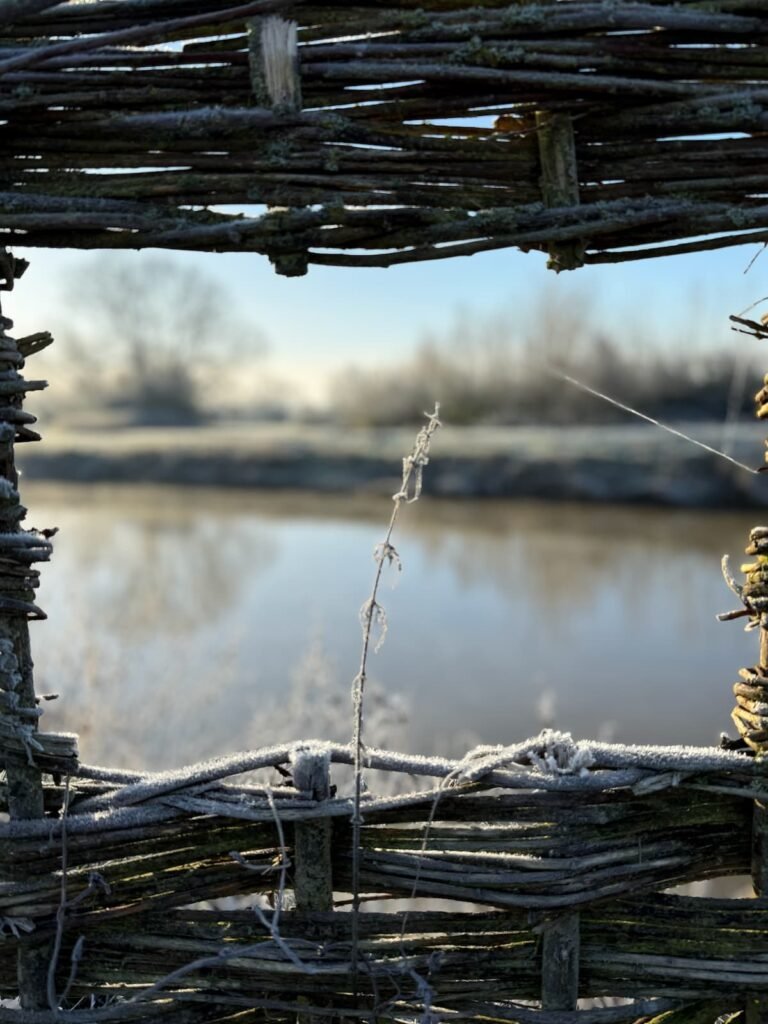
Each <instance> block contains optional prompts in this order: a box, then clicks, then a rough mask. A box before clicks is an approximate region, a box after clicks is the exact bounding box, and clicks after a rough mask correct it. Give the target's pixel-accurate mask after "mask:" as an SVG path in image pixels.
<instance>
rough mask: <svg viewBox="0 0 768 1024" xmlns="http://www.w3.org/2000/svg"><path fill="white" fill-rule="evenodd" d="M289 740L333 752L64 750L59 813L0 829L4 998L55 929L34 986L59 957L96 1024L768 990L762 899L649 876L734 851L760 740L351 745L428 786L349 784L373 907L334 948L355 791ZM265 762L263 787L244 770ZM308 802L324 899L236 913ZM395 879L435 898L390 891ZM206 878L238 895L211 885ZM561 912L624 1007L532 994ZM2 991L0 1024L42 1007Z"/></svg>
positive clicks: (341, 758)
mask: <svg viewBox="0 0 768 1024" xmlns="http://www.w3.org/2000/svg"><path fill="white" fill-rule="evenodd" d="M307 758H309V759H310V760H311V761H312V763H313V764H323V763H325V764H327V765H331V766H333V765H334V764H335V765H338V766H339V768H338V769H332V770H333V771H336V770H338V771H344V767H345V766H347V765H349V764H350V762H351V760H352V755H351V751H350V749H349V748H348V747H347V746H339V745H334V744H323V743H318V742H316V741H308V742H305V743H299V744H291V745H286V746H279V747H272V748H267V749H264V750H257V751H250V752H244V753H241V754H235V755H230V756H228V757H225V758H219V759H216V760H213V761H209V762H204V763H202V764H199V765H194V766H191V767H189V768H186V769H181V770H178V771H172V772H167V773H161V774H152V773H146V774H144V773H132V772H125V771H112V770H110V769H105V768H93V767H88V766H81V767H80V768H79V771H78V774H76V775H74V776H73V777H71V778H70V779H69V782H68V784H67V793H68V796H67V798H66V807H67V810H66V813H65V812H64V806H65V796H64V787H63V786H62V785H59V784H54V783H49V784H48V785H47V787H46V790H45V797H46V818H45V820H43V821H17V822H11V823H6V824H2V825H0V864H2V878H3V880H2V881H0V939H2V940H3V941H0V996H11V995H13V994H14V992H15V986H16V984H17V981H16V952H17V950H18V948H19V945H20V944H21V945H23V944H26V943H29V942H31V941H34V942H40V941H45V940H47V939H50V938H52V937H53V936H54V935H56V934H57V933H58V934H59V936H60V938H61V940H62V942H61V944H60V951H59V956H58V960H57V966H58V973H57V979H56V986H55V990H56V991H58V992H61V991H63V990H64V989H65V987H66V985H67V982H68V978H69V981H70V989H69V998H70V1002H71V1003H72V1005H73V1006H76V1005H78V1003H79V1001H80V1000H88V1004H89V1005H91V1006H92V1007H93V1009H92V1010H91V1011H89V1014H91V1015H89V1016H88V1017H87V1018H84V1020H85V1019H87V1020H88V1021H93V1022H96V1021H100V1020H104V1021H108V1020H109V1021H111V1020H122V1019H125V1020H130V1019H134V1018H135V1019H142V1020H154V1019H157V1020H162V1019H163V1017H164V1016H165V1015H167V1014H168V1013H169V1012H171V1011H172V1013H171V1016H170V1017H169V1018H168V1019H169V1020H174V1021H176V1020H180V1021H181V1020H183V1021H187V1020H190V1021H197V1020H200V1021H209V1020H210V1021H214V1020H216V1021H224V1020H228V1019H232V1020H233V1021H234V1020H235V1018H237V1017H238V1015H239V1014H241V1013H242V1012H243V1010H244V1009H246V1008H249V1009H250V1011H251V1013H252V1014H253V1015H254V1017H253V1019H254V1020H256V1019H258V1020H262V1019H266V1017H267V1016H268V1017H269V1019H274V1020H277V1021H288V1020H291V1021H293V1020H295V1018H296V1015H297V1013H298V1014H299V1015H300V1016H301V1015H306V1014H307V1013H308V1012H309V1011H310V1010H311V1012H312V1015H313V1016H317V1017H318V1018H319V1017H324V1016H328V1017H331V1016H333V1017H341V1018H342V1019H343V1018H344V1017H350V1018H357V1019H360V1017H364V1018H367V1017H370V1016H371V1015H373V1016H375V1018H376V1019H377V1020H380V1021H390V1020H392V1021H394V1020H398V1021H402V1020H411V1019H412V1020H414V1022H415V1021H416V1020H418V1019H421V1018H422V1017H423V1014H424V1013H426V1012H427V1010H426V1009H425V1004H428V1005H429V1007H431V1009H430V1010H429V1012H431V1013H433V1014H436V1015H437V1017H438V1018H439V1019H441V1020H443V1019H444V1020H446V1021H448V1020H450V1019H452V1018H453V1017H455V1016H457V1015H459V1016H460V1018H461V1019H468V1020H481V1019H483V1020H487V1019H489V1018H490V1019H498V1020H504V1021H507V1020H508V1021H520V1022H522V1024H535V1022H537V1021H538V1022H541V1024H565V1022H566V1021H572V1022H574V1024H592V1022H595V1024H597V1022H599V1021H605V1024H609V1022H619V1021H630V1020H636V1019H639V1018H641V1017H648V1016H652V1015H654V1014H661V1013H666V1012H672V1011H679V1012H680V1013H681V1014H683V1015H685V1014H690V1013H693V1012H694V1011H695V1012H696V1013H699V1012H701V1013H703V1014H704V1016H703V1017H701V1019H702V1020H704V1019H707V1020H711V1021H713V1022H714V1020H715V1019H716V1017H717V1016H718V1015H719V1014H720V1013H722V1012H724V1011H726V1010H733V1009H738V1008H739V1006H740V1005H742V1004H743V1001H744V999H745V998H747V997H748V996H749V995H750V994H755V993H760V992H764V991H768V979H767V976H766V973H765V967H764V965H765V961H766V958H767V957H768V901H764V900H762V899H760V900H718V899H712V898H703V897H702V898H691V897H681V896H673V895H670V894H664V893H663V892H661V891H660V890H665V889H667V888H669V887H670V886H673V885H676V884H678V883H682V882H690V881H695V880H701V879H707V878H711V877H719V876H723V875H738V874H746V873H748V872H749V870H750V857H751V820H752V805H753V800H754V798H755V797H759V796H763V797H765V795H766V793H768V766H766V765H765V764H764V763H762V762H761V761H759V760H757V759H755V758H753V757H751V756H749V755H747V754H742V753H733V752H727V751H720V750H714V749H708V748H707V749H696V748H675V747H625V746H616V745H611V744H600V743H592V742H586V741H585V742H580V743H575V742H574V741H573V740H572V739H571V738H570V737H569V736H567V735H563V734H558V733H551V732H545V733H543V734H542V735H541V736H539V737H535V738H533V739H531V740H527V741H525V742H524V743H520V744H516V745H513V746H509V747H487V748H479V749H477V750H475V751H472V752H470V753H469V754H468V755H467V756H466V757H465V758H463V759H461V760H458V761H450V760H446V759H443V758H425V757H419V756H417V755H404V754H396V753H392V752H387V751H376V750H370V751H368V752H367V762H368V767H369V768H371V769H375V770H376V771H378V772H384V773H385V774H386V775H388V776H389V777H390V780H393V779H396V778H398V777H400V778H406V777H411V776H416V777H419V776H420V777H421V778H424V779H427V780H430V779H433V780H437V785H433V784H429V783H428V784H427V788H425V789H420V790H418V791H415V792H406V793H403V794H402V795H398V796H387V797H377V796H374V795H369V796H368V797H367V798H366V800H365V802H364V807H363V814H364V824H363V826H362V829H361V849H360V867H361V883H362V892H361V896H362V899H363V901H364V903H365V902H367V901H368V900H370V899H375V900H376V901H377V905H378V906H379V907H383V908H385V909H384V910H383V911H382V910H378V911H376V912H373V913H363V914H362V915H361V917H360V918H359V928H358V937H357V946H356V947H355V942H354V941H353V939H352V936H351V915H350V914H349V913H344V912H342V911H343V909H344V905H345V904H346V903H347V902H348V897H347V895H346V894H348V893H349V892H350V891H351V885H352V874H351V844H352V834H353V829H352V824H351V821H350V817H351V814H352V810H353V801H352V800H350V799H347V798H345V797H343V796H336V797H332V798H330V799H324V800H314V799H312V794H311V793H309V792H305V791H303V790H302V789H301V788H300V780H301V779H302V778H304V777H305V773H304V772H303V769H301V768H300V766H301V765H302V764H304V763H305V760H303V759H307ZM276 767H280V768H281V771H282V775H281V776H280V778H281V781H280V782H279V783H278V784H274V783H273V782H272V781H271V779H270V778H269V777H265V776H264V774H263V773H264V772H265V771H269V772H270V773H271V770H272V769H274V768H276ZM244 773H250V774H244ZM235 776H237V778H235ZM372 783H373V780H372ZM415 784H416V785H418V783H415ZM422 785H423V784H422ZM2 799H3V797H2V791H1V790H0V810H1V809H2ZM328 819H330V820H331V822H332V824H333V828H332V832H330V833H328V832H323V831H320V832H318V833H317V837H318V839H319V841H320V842H324V841H325V842H328V843H329V850H330V857H329V864H330V872H331V875H332V877H331V878H329V879H328V880H327V881H328V884H329V886H331V888H332V891H333V892H334V893H335V902H336V909H335V911H334V912H327V913H326V912H324V913H311V912H298V911H288V910H284V909H281V903H280V899H279V898H278V899H277V902H276V904H275V909H274V910H269V909H267V908H266V905H265V904H263V903H262V906H264V907H265V909H261V910H257V911H254V910H252V909H248V905H249V904H252V903H253V902H254V901H255V900H257V899H258V898H259V897H261V898H262V900H263V899H267V898H269V897H270V895H272V896H274V894H275V893H276V892H282V890H283V888H284V887H285V886H287V887H288V888H292V887H299V886H300V885H302V884H306V883H304V882H302V881H301V875H300V868H301V864H300V863H298V860H300V858H301V857H302V856H303V854H302V848H304V849H307V850H308V849H313V848H314V849H317V848H318V847H317V846H315V847H312V845H311V844H309V845H308V844H307V843H306V836H307V831H306V830H308V829H309V830H312V829H321V830H322V829H323V828H324V825H323V822H324V821H325V820H328ZM299 830H304V831H303V832H302V833H301V835H302V836H303V837H304V838H303V840H302V842H301V843H300V842H299ZM323 836H325V837H326V838H325V839H323V838H322V837H323ZM62 883H64V889H62ZM62 893H63V894H64V895H62ZM297 896H298V893H297ZM414 896H417V897H419V899H420V900H422V901H424V900H438V901H440V902H439V903H438V904H433V905H432V907H433V908H430V909H425V904H424V903H423V902H422V903H421V904H420V905H419V907H418V908H416V909H412V910H408V911H406V912H403V911H402V910H392V911H391V912H389V911H387V909H386V908H387V906H388V902H389V901H390V900H399V899H402V898H409V899H410V898H413V897H414ZM225 897H238V898H239V906H240V908H241V909H235V910H224V909H220V908H219V906H217V904H216V903H211V902H210V901H216V900H220V899H222V898H225ZM201 904H203V907H204V909H195V908H196V907H197V908H199V907H200V905H201ZM445 907H452V909H444V908H445ZM62 908H63V909H62ZM564 914H565V915H576V916H574V917H573V918H572V920H573V921H574V922H575V924H576V927H577V929H578V935H579V941H580V951H579V971H580V982H579V985H580V987H579V992H580V994H581V995H583V996H585V997H586V996H589V997H595V998H597V997H603V996H610V997H615V996H620V997H622V998H624V999H632V1000H634V1001H635V1002H634V1004H633V1005H631V1006H623V1007H614V1008H611V1009H610V1010H608V1009H597V1010H585V1011H578V1012H574V1013H570V1014H567V1013H564V1012H562V1011H551V1010H541V1009H536V1007H535V1005H534V1004H535V1001H536V1000H538V999H539V998H540V995H541V991H542V972H543V971H544V968H545V965H546V963H547V955H548V954H547V953H546V952H545V950H546V949H547V946H546V944H542V938H543V937H546V936H547V935H548V934H549V931H548V929H550V928H551V926H552V924H553V922H557V921H558V920H562V919H563V918H562V915H564ZM355 948H356V949H357V954H356V956H357V959H355V954H354V950H355ZM549 955H551V953H550V954H549ZM161 975H162V976H161ZM116 996H118V997H119V998H116ZM651 996H652V998H651ZM521 1000H522V1001H528V1004H529V1005H527V1006H520V1005H519V1003H520V1001H521ZM9 1012H11V1011H3V1010H2V1009H0V1024H2V1022H3V1021H5V1020H6V1019H8V1020H14V1021H16V1022H18V1024H33V1022H34V1024H49V1022H50V1024H52V1022H53V1021H54V1020H55V1019H56V1018H55V1017H53V1016H51V1015H50V1014H46V1013H42V1012H40V1013H37V1014H30V1013H21V1014H20V1013H18V1011H13V1013H15V1014H16V1015H15V1016H11V1017H8V1016H7V1015H8V1013H9ZM67 1016H68V1019H69V1018H70V1017H71V1019H72V1021H79V1016H78V1013H77V1011H74V1012H72V1013H70V1012H68V1014H67ZM681 1019H693V1018H690V1017H688V1018H684V1017H681ZM695 1019H699V1018H695ZM673 1020H674V1018H673Z"/></svg>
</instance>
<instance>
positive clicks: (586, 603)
mask: <svg viewBox="0 0 768 1024" xmlns="http://www.w3.org/2000/svg"><path fill="white" fill-rule="evenodd" d="M25 496H26V499H27V502H28V504H29V506H30V508H31V509H32V510H33V514H32V515H31V516H30V519H31V521H32V522H34V523H37V524H39V525H59V526H60V527H61V528H62V530H61V533H60V535H59V536H58V537H57V543H56V553H55V557H54V561H53V563H52V564H51V566H47V567H45V571H44V573H43V586H42V589H41V602H42V605H43V607H45V608H46V610H47V611H48V613H49V621H48V622H46V623H43V624H41V625H40V626H36V627H35V629H34V636H33V642H34V644H35V651H36V663H37V667H38V678H39V688H40V689H41V690H42V689H55V690H59V691H60V692H61V693H62V700H61V701H60V702H59V704H60V706H59V707H56V706H54V709H53V710H52V711H51V712H50V713H49V715H48V723H49V726H50V727H57V728H64V727H70V728H75V729H77V731H79V732H80V733H81V735H82V747H83V752H84V756H85V757H86V758H87V759H88V760H90V761H102V762H103V761H108V762H110V763H122V764H139V763H144V764H154V765H168V764H173V763H180V762H183V761H187V760H191V759H193V758H196V757H202V756H207V755H210V754H213V753H216V752H218V751H222V750H227V749H234V748H238V747H241V746H246V745H252V744H256V743H264V742H270V741H272V740H274V739H277V738H278V737H277V735H276V732H275V730H276V729H277V730H278V731H279V732H280V733H281V738H282V734H284V733H285V732H286V731H287V730H288V729H289V725H290V724H295V725H296V726H297V728H298V727H299V726H301V727H302V728H304V727H305V726H306V728H307V729H311V730H312V731H314V732H317V731H325V732H326V733H331V732H333V734H334V735H335V736H343V735H344V734H345V729H346V728H347V724H346V721H345V718H344V716H345V707H346V701H347V693H348V690H349V684H350V681H351V679H352V677H353V675H354V674H355V671H356V668H357V661H358V657H359V626H358V623H357V611H358V609H359V607H360V605H361V603H362V601H363V599H364V598H365V596H366V595H367V593H368V591H369V589H370V581H371V576H372V570H373V561H372V558H371V553H372V549H373V546H374V544H375V542H376V541H377V540H378V539H379V538H380V536H381V534H382V531H383V524H384V522H385V520H386V518H387V516H388V513H389V508H388V502H387V501H386V500H382V499H379V498H371V497H364V496H360V497H357V498H333V497H327V496H326V497H311V496H307V495H274V494H256V493H253V492H230V493H226V494H218V495H217V494H215V493H212V492H211V491H195V490H174V489H170V488H169V489H166V490H161V489H141V488H122V489H112V490H109V489H104V488H101V489H91V488H83V487H77V488H62V487H52V486H51V487H49V486H44V485H36V486H31V487H29V488H27V489H26V491H25ZM753 519H754V516H753V515H752V514H750V513H733V514H730V513H712V512H709V513H697V512H691V511H670V510H663V509H632V508H610V507H607V506H572V505H556V504H552V505H546V504H540V503H497V502H482V503H481V502H463V503H460V502H440V501H435V500H431V501H430V500H425V501H424V502H422V503H420V504H419V505H417V506H414V507H412V508H408V509H407V510H406V515H405V516H404V518H403V524H402V530H401V531H400V534H399V542H398V544H397V546H398V549H399V551H400V553H401V555H402V557H403V561H404V565H405V568H404V572H403V575H402V579H401V580H400V581H399V583H398V586H397V589H396V590H394V592H392V591H391V590H390V589H389V587H388V586H385V589H384V592H383V594H382V601H383V603H384V604H385V606H386V607H387V611H388V614H389V622H390V634H389V636H388V639H387V643H386V644H385V646H384V648H383V650H382V652H381V654H380V655H378V656H377V658H376V659H375V661H374V663H373V666H372V667H373V673H374V676H375V678H376V679H377V680H378V682H379V684H380V686H381V688H382V689H381V691H380V693H383V694H386V693H389V694H394V693H399V694H402V695H403V699H404V701H405V703H406V704H407V705H408V707H409V709H410V710H409V726H405V725H404V724H403V723H402V714H400V712H397V714H394V717H393V714H392V713H391V708H390V707H389V705H388V704H387V702H386V700H385V701H384V704H383V705H382V706H383V708H384V711H383V712H382V713H381V714H379V719H380V720H381V721H385V720H386V721H387V722H388V726H387V731H388V735H387V737H386V739H387V742H393V737H392V735H391V732H392V724H393V722H397V724H398V728H400V726H401V725H402V737H401V738H402V743H401V744H399V745H402V746H410V747H411V748H417V747H418V748H421V749H422V750H425V751H426V750H430V749H436V750H441V751H449V750H450V751H453V750H456V749H457V748H458V747H459V746H460V745H461V744H462V743H466V742H469V741H470V740H471V738H473V737H476V738H478V739H482V740H484V741H490V742H500V741H510V740H513V739H519V738H521V737H523V736H524V735H527V734H529V733H531V732H533V731H536V730H538V728H539V727H540V725H541V723H542V717H544V718H547V719H549V720H550V721H552V722H553V723H554V724H556V725H557V726H559V727H562V728H568V729H571V730H572V731H573V732H574V733H576V734H579V735H588V734H591V735H596V734H597V733H598V732H600V731H602V733H603V734H604V735H607V734H609V733H611V734H614V735H615V736H616V737H617V738H619V739H622V740H632V741H641V740H645V741H649V742H701V743H706V742H711V741H713V740H715V739H716V737H717V735H718V732H719V730H720V729H721V728H727V727H728V725H729V717H728V716H729V711H730V706H731V696H730V687H731V685H732V682H733V681H734V679H735V677H736V672H737V670H738V668H739V667H740V666H741V665H747V664H750V663H751V662H752V661H753V660H754V658H755V654H756V651H755V647H756V642H755V640H754V637H751V636H745V635H744V633H743V631H742V630H741V629H740V628H739V625H738V624H737V623H735V624H734V623H731V624H728V625H718V624H717V623H716V622H715V620H714V616H715V613H716V612H717V611H720V610H724V609H726V608H728V607H731V605H732V601H733V598H732V597H731V595H729V593H728V592H727V590H726V589H725V587H724V585H723V583H722V580H721V578H720V575H719V560H720V556H721V555H722V553H723V552H725V551H730V552H731V553H732V554H733V555H734V556H735V561H736V562H738V561H739V555H740V553H741V551H742V549H743V547H744V544H745V540H746V535H747V532H748V530H749V527H750V526H751V525H753ZM318 645H319V647H320V648H322V649H324V650H325V651H326V652H327V653H326V654H325V655H324V658H325V661H324V663H323V664H322V665H320V664H319V663H317V658H316V652H317V649H319V648H318ZM310 650H312V651H314V652H315V653H314V654H313V657H314V658H315V661H314V663H313V661H312V658H310V659H309V660H308V659H307V653H308V651H310ZM308 664H309V665H310V666H311V665H312V664H314V666H315V667H314V668H311V669H310V674H311V673H312V672H314V673H315V675H316V676H317V677H318V678H319V676H320V675H323V674H324V676H323V678H324V682H323V687H321V688H320V689H318V688H317V687H314V689H312V690H311V694H312V700H311V701H310V699H309V698H308V697H302V696H301V694H302V692H304V693H308V692H310V690H307V680H306V672H307V665H308ZM302 665H303V668H301V666H302ZM299 670H300V671H299ZM297 671H299V675H301V672H302V671H303V672H304V673H305V679H304V682H303V683H301V681H300V680H299V683H297V682H296V675H297ZM329 680H330V681H329ZM302 685H303V686H304V687H305V690H304V691H302V690H301V686H302ZM297 686H298V689H297ZM318 694H319V696H318ZM321 704H322V707H321ZM403 706H404V705H401V704H398V703H397V702H395V704H394V705H393V707H396V708H401V707H403ZM305 707H306V708H307V709H308V713H307V714H306V715H305V719H304V721H302V720H301V716H300V712H301V709H302V708H305ZM286 715H288V717H287V718H286ZM313 727H315V728H313ZM372 727H373V726H372ZM286 738H288V737H286Z"/></svg>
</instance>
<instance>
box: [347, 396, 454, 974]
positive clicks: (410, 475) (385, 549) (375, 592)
mask: <svg viewBox="0 0 768 1024" xmlns="http://www.w3.org/2000/svg"><path fill="white" fill-rule="evenodd" d="M439 412H440V406H439V404H438V403H437V402H436V403H435V409H434V412H431V413H425V414H424V415H425V416H426V417H427V422H426V423H425V424H424V426H423V427H422V428H421V430H420V431H419V433H418V434H417V435H416V441H415V442H414V445H413V449H412V450H411V453H410V454H409V455H406V456H405V458H404V459H403V478H402V482H401V484H400V490H399V491H398V492H397V494H393V495H392V502H393V505H392V515H391V516H390V518H389V525H388V526H387V532H386V534H385V537H384V540H383V541H381V542H380V543H379V544H377V545H376V547H375V548H374V552H373V557H374V560H375V562H376V571H375V573H374V577H373V586H372V588H371V595H370V597H369V598H368V600H367V601H366V602H365V604H364V605H363V607H362V608H361V609H360V622H361V625H362V629H363V646H362V651H361V654H360V668H359V670H358V673H357V675H356V676H355V679H354V682H353V684H352V704H353V713H354V732H353V735H352V748H353V757H354V762H353V764H354V773H355V790H354V812H353V815H352V967H353V971H356V969H357V949H358V914H359V911H360V827H361V825H362V817H361V815H360V805H361V800H362V793H363V757H364V744H363V704H364V698H365V683H366V679H367V676H368V656H369V654H370V651H371V643H372V639H373V632H374V625H377V626H378V627H379V630H380V634H379V638H378V640H377V641H376V643H375V644H374V648H373V649H374V651H377V650H379V648H380V647H381V645H382V643H383V642H384V637H385V635H386V631H387V620H386V615H385V613H384V609H383V608H382V606H381V605H380V604H379V600H378V597H379V586H380V584H381V577H382V574H383V572H384V565H385V563H386V564H389V565H395V566H396V567H397V569H398V570H400V569H401V568H402V566H401V562H400V556H399V555H398V553H397V551H396V549H395V547H394V545H393V543H392V535H393V533H394V530H395V526H396V524H397V519H398V516H399V514H400V508H401V507H402V505H403V503H405V504H406V505H412V504H413V503H414V502H416V501H418V500H419V498H420V497H421V488H422V482H423V475H424V467H425V466H426V465H427V464H428V463H429V449H430V445H431V444H432V437H433V435H434V433H435V431H436V430H437V428H438V427H439V426H440V420H439V419H438V414H439Z"/></svg>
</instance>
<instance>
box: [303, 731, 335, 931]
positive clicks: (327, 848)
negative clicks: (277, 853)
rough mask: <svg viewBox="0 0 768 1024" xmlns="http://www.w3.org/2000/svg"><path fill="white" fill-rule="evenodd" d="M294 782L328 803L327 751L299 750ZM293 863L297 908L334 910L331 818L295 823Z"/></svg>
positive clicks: (316, 798)
mask: <svg viewBox="0 0 768 1024" xmlns="http://www.w3.org/2000/svg"><path fill="white" fill-rule="evenodd" d="M293 781H294V785H295V786H296V788H297V789H301V790H304V791H306V792H309V793H311V794H312V799H313V800H327V799H328V798H329V797H330V795H331V777H330V758H329V756H328V753H327V751H324V750H322V749H317V748H313V747H306V748H303V749H301V750H298V751H297V753H296V754H295V756H294V762H293ZM294 861H295V863H294V876H293V877H294V883H293V888H294V894H295V896H296V909H297V910H303V911H323V910H333V878H332V870H331V819H330V818H317V819H315V820H313V821H298V822H296V828H295V841H294Z"/></svg>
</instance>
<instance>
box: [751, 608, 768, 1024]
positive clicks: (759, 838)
mask: <svg viewBox="0 0 768 1024" xmlns="http://www.w3.org/2000/svg"><path fill="white" fill-rule="evenodd" d="M759 668H760V671H761V672H762V673H763V674H764V675H768V630H767V629H763V627H762V625H761V626H760V664H759ZM757 756H758V757H760V756H761V755H760V754H758V755H757ZM763 756H764V755H763ZM767 882H768V809H766V805H765V804H764V803H763V802H762V801H761V800H755V803H754V807H753V810H752V886H753V888H754V890H755V895H756V896H764V895H765V891H766V883H767ZM746 1024H768V997H766V996H753V997H752V998H750V999H748V1000H747V1005H746Z"/></svg>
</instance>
